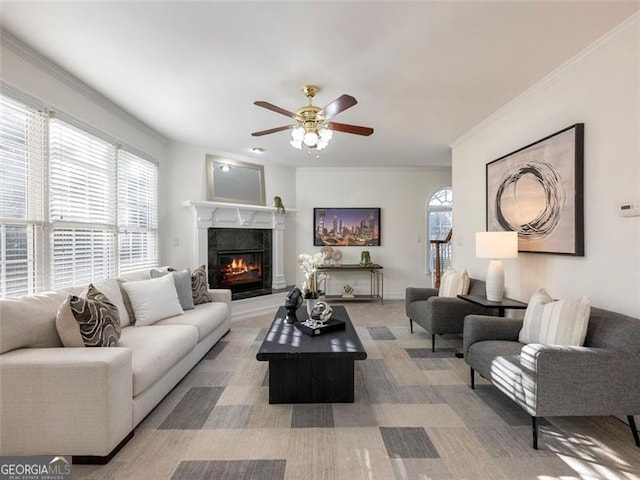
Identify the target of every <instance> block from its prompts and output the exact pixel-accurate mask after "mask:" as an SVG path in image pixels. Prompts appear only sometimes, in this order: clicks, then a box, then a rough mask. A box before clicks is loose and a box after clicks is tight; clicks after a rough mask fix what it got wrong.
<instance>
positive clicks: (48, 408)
mask: <svg viewBox="0 0 640 480" xmlns="http://www.w3.org/2000/svg"><path fill="white" fill-rule="evenodd" d="M145 278H149V272H148V271H147V272H138V273H136V274H131V275H127V276H126V278H124V280H140V279H145ZM79 290H81V289H67V290H63V291H59V292H49V293H43V294H38V295H31V296H25V297H19V298H5V299H0V455H2V456H5V455H60V454H62V455H73V457H74V463H106V462H107V461H109V460H110V458H111V457H112V456H113V455H114V454H115V453H116V452H117V451H118V450H119V449H120V447H121V446H122V445H124V444H125V443H126V441H128V440H129V439H130V438H131V436H132V435H133V430H134V428H135V427H136V426H137V425H138V424H139V423H140V422H141V421H142V419H144V417H145V416H146V415H147V414H148V413H149V412H150V411H151V410H152V409H153V408H154V407H155V406H156V405H157V404H158V403H159V402H160V401H161V400H162V399H163V398H164V397H165V395H167V393H169V392H170V391H171V389H173V387H174V386H175V385H176V384H177V383H178V382H179V381H180V380H181V379H182V378H183V377H184V376H185V375H186V374H187V373H188V372H189V371H190V370H191V369H192V368H193V367H194V366H195V365H196V364H197V363H198V362H199V361H200V359H202V357H203V356H204V355H205V354H206V353H207V352H208V351H209V350H210V349H211V347H212V346H213V345H215V343H216V342H217V341H218V340H220V338H221V337H222V336H223V335H225V334H226V333H227V332H228V331H229V329H230V326H231V291H230V290H209V294H210V296H211V298H212V299H213V302H212V303H204V304H201V305H196V307H195V309H193V310H187V311H185V313H184V314H182V315H178V316H175V317H170V318H167V319H164V320H161V321H159V322H157V323H154V324H153V325H150V326H144V327H136V326H126V327H123V328H122V333H121V337H120V340H119V341H118V343H117V345H116V346H115V347H109V348H65V347H64V346H63V345H62V343H61V340H60V337H59V336H58V333H57V330H56V325H55V319H56V313H57V311H58V309H59V307H60V305H61V304H62V302H63V301H64V300H65V298H66V296H67V294H68V293H74V294H78V293H79Z"/></svg>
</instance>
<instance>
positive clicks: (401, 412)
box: [73, 301, 640, 480]
mask: <svg viewBox="0 0 640 480" xmlns="http://www.w3.org/2000/svg"><path fill="white" fill-rule="evenodd" d="M347 310H348V311H349V314H350V316H351V318H352V320H353V322H354V324H355V325H356V328H357V331H358V334H359V336H360V338H361V340H362V342H363V344H364V345H365V348H366V350H367V353H368V356H369V358H368V359H367V360H365V361H361V362H356V372H355V374H356V392H355V397H356V401H355V403H353V404H312V405H269V404H268V386H267V380H266V379H267V364H266V362H258V361H256V359H255V354H256V352H257V349H258V347H259V345H260V342H261V341H262V339H263V338H264V335H265V333H266V329H267V327H268V326H269V324H270V323H271V320H272V318H271V315H267V316H261V317H256V318H253V319H250V320H246V321H241V322H236V323H234V324H233V326H232V331H231V333H230V334H229V335H227V336H226V337H225V338H224V339H223V341H222V342H220V343H219V344H218V345H216V346H215V347H214V348H213V349H212V350H211V351H210V352H209V353H208V354H207V355H206V357H205V358H204V359H203V360H202V361H201V362H200V363H199V364H198V365H197V366H196V367H195V368H194V369H193V370H192V371H191V372H190V373H189V375H187V377H185V379H184V380H183V381H182V382H181V383H180V384H179V385H178V386H177V387H176V388H175V389H174V390H173V391H172V392H171V393H170V394H169V395H168V396H167V397H166V398H165V399H164V400H163V401H162V403H161V404H160V405H158V407H157V408H156V409H155V410H154V411H153V412H151V414H150V415H149V416H148V417H147V418H146V419H145V420H144V421H143V422H142V423H141V424H140V425H139V427H138V428H137V429H136V432H135V436H134V438H133V439H132V440H131V441H130V442H129V443H128V444H127V445H126V446H125V448H124V449H123V450H122V451H121V452H120V453H118V455H117V456H116V457H115V458H114V459H113V460H112V461H111V462H110V463H109V464H108V465H106V466H102V467H98V466H78V465H74V469H73V477H74V478H78V479H123V480H128V479H131V480H133V479H135V480H146V479H149V480H151V479H153V480H162V479H167V480H169V479H173V480H178V479H179V480H204V479H207V480H208V479H216V480H218V479H220V480H227V479H232V480H236V479H238V480H281V479H282V480H297V479H300V480H315V479H327V480H332V479H335V480H355V479H363V480H365V479H367V480H374V479H384V480H401V479H402V480H404V479H416V480H427V479H438V480H444V479H491V480H494V479H539V480H542V479H544V480H549V479H563V480H565V479H577V478H588V479H601V478H602V479H604V478H607V479H609V478H611V479H640V449H638V448H636V447H635V446H634V444H633V440H632V438H631V434H630V432H629V429H628V427H627V425H625V424H623V423H622V422H620V421H619V420H617V419H615V418H613V417H595V418H568V417H561V418H560V417H558V418H551V419H547V421H543V422H542V423H541V426H540V450H538V451H536V450H533V449H532V448H531V446H530V443H531V427H530V425H531V423H530V418H529V417H528V416H527V415H526V414H525V413H524V412H523V411H522V410H521V409H519V408H518V407H516V406H515V405H514V404H513V403H512V402H511V401H509V400H508V399H506V398H505V397H504V396H503V395H502V394H500V392H498V391H497V390H496V389H495V388H494V387H492V386H491V385H488V384H487V383H486V382H484V381H483V380H481V379H480V380H478V381H477V388H476V390H471V389H470V388H469V387H468V386H467V382H468V376H469V371H468V368H467V366H466V364H465V363H464V360H463V359H459V358H455V357H454V355H453V354H454V353H455V351H456V349H457V348H459V347H460V343H461V339H460V337H456V336H444V337H439V338H438V339H437V340H436V344H437V350H436V352H435V353H432V352H431V340H430V338H431V335H430V334H428V333H427V332H425V331H424V330H422V329H421V328H420V327H417V326H416V328H415V333H414V334H413V335H412V334H411V333H410V332H409V324H408V320H407V318H406V317H405V315H404V304H403V302H400V301H395V302H385V305H384V306H381V305H379V304H348V305H347Z"/></svg>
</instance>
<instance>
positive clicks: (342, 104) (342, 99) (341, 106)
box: [318, 94, 358, 120]
mask: <svg viewBox="0 0 640 480" xmlns="http://www.w3.org/2000/svg"><path fill="white" fill-rule="evenodd" d="M356 103H358V101H357V100H356V99H355V98H354V97H352V96H351V95H346V94H345V95H341V96H339V97H338V98H336V99H335V100H334V101H333V102H331V103H330V104H329V105H327V106H326V107H324V108H323V109H322V110H320V111H319V112H318V115H319V116H321V117H323V118H324V119H325V120H327V119H329V118H331V117H333V116H334V115H337V114H338V113H340V112H344V111H345V110H346V109H347V108H351V107H353V106H354V105H355V104H356Z"/></svg>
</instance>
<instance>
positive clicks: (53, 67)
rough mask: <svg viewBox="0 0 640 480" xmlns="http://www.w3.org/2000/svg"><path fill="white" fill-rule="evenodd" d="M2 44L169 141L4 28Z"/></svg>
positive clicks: (93, 99)
mask: <svg viewBox="0 0 640 480" xmlns="http://www.w3.org/2000/svg"><path fill="white" fill-rule="evenodd" d="M0 45H2V46H3V47H4V48H6V49H7V50H9V51H11V52H13V53H15V54H16V55H18V56H19V57H21V58H22V59H24V60H26V61H27V62H29V63H31V64H32V65H33V66H35V67H37V68H38V69H40V70H42V71H43V72H45V73H47V74H48V75H50V76H52V77H54V78H55V79H56V80H59V81H60V82H62V83H64V84H65V85H67V86H68V87H70V88H72V89H73V90H75V91H76V92H78V93H79V94H81V95H83V96H84V97H86V98H88V99H90V100H91V101H93V102H95V103H97V104H98V105H100V106H101V107H102V108H104V109H105V110H107V111H108V112H110V113H112V114H114V115H116V116H117V117H119V118H121V119H122V120H124V121H126V122H127V123H129V124H131V125H133V126H134V127H136V128H137V129H138V130H140V131H141V132H143V133H146V134H147V135H149V136H151V137H153V138H154V139H155V140H157V141H159V142H160V143H162V144H164V145H166V144H167V143H168V142H169V139H168V138H167V137H165V136H164V135H162V134H161V133H160V132H158V131H157V130H155V129H153V128H151V127H150V126H149V125H147V124H146V123H144V122H143V121H142V120H140V119H139V118H137V117H135V116H133V115H132V114H131V113H129V112H128V111H126V110H125V109H124V108H122V107H121V106H120V105H118V104H117V103H115V102H114V101H112V100H110V99H109V98H107V97H105V96H104V95H103V94H101V93H100V92H98V91H97V90H96V89H94V88H93V87H91V86H89V85H88V84H86V83H84V82H83V81H82V80H80V79H79V78H77V77H75V76H74V75H72V74H71V73H69V72H68V71H67V70H65V69H64V68H62V67H61V66H60V65H58V64H57V63H54V62H53V61H51V60H49V59H48V58H47V57H45V56H44V55H42V54H41V53H40V52H38V51H37V50H35V49H33V48H32V47H30V46H29V45H27V44H26V43H24V42H23V41H22V40H20V39H19V38H17V37H16V36H15V35H13V34H12V33H9V32H8V31H6V30H4V29H2V30H0Z"/></svg>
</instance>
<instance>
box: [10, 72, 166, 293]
mask: <svg viewBox="0 0 640 480" xmlns="http://www.w3.org/2000/svg"><path fill="white" fill-rule="evenodd" d="M0 86H1V87H2V91H1V93H0V95H1V96H2V97H3V99H4V98H5V97H6V98H7V99H8V100H9V101H10V102H15V103H18V104H21V106H22V107H24V108H27V109H32V110H34V111H38V112H40V114H41V115H43V118H44V120H43V125H44V126H43V130H44V133H43V135H42V136H43V138H44V149H43V155H42V156H43V160H42V162H43V165H42V170H43V173H42V178H43V179H42V188H41V190H42V191H41V193H38V194H36V193H34V191H30V190H29V191H28V192H27V193H26V197H27V198H35V197H39V198H36V200H38V202H39V207H38V208H39V211H40V212H41V214H40V218H39V219H38V220H37V221H32V220H30V219H28V218H25V219H21V218H15V219H14V218H0V233H2V232H4V231H5V230H6V228H7V227H11V226H13V225H25V226H27V227H28V228H32V229H33V233H31V234H30V235H31V237H32V238H33V241H32V242H30V243H33V246H32V250H33V252H32V253H33V255H32V257H33V258H32V260H29V261H30V262H31V263H32V265H33V268H32V270H33V271H32V272H29V274H28V275H27V279H28V280H29V282H30V284H32V285H33V287H32V288H29V290H28V291H26V292H24V293H26V294H33V293H39V292H42V291H47V290H51V289H54V288H64V287H67V286H71V285H80V284H82V283H85V284H86V283H88V282H87V278H86V277H75V276H72V277H70V278H71V280H69V281H68V282H63V283H58V284H56V282H55V281H54V275H55V272H54V268H53V262H54V255H55V248H54V236H55V235H56V234H57V233H58V234H59V233H60V232H64V231H65V230H67V231H68V230H69V229H71V230H73V229H75V230H76V231H78V230H79V231H86V230H92V229H93V230H101V231H102V232H103V233H104V235H106V236H108V237H109V239H110V240H109V241H110V242H111V244H112V246H111V247H109V248H108V249H107V250H108V252H107V255H108V257H109V260H108V261H106V264H108V265H107V268H106V269H103V270H104V273H101V274H100V275H91V278H90V279H89V281H98V280H101V279H103V278H109V277H115V276H116V275H119V274H122V273H125V272H128V271H133V270H135V269H133V270H132V269H131V268H129V269H127V268H124V269H123V268H122V266H121V260H120V255H119V249H118V245H119V240H120V235H121V233H122V232H131V231H135V232H142V233H143V234H144V235H147V237H148V238H150V239H151V240H150V241H148V242H147V245H146V246H145V245H142V247H141V251H143V254H144V255H146V257H145V262H143V263H142V265H143V268H147V267H149V268H153V267H157V266H158V264H159V235H158V232H159V228H158V218H159V177H160V172H159V164H158V162H157V161H155V160H154V159H152V158H151V157H149V156H148V155H146V154H145V153H143V152H141V151H139V150H138V149H136V148H134V147H131V146H129V145H127V144H124V143H122V142H119V141H118V140H116V139H114V138H113V137H111V136H109V135H107V134H105V133H103V132H101V131H99V130H97V129H95V128H93V127H92V126H90V125H88V124H85V123H83V122H81V121H79V120H77V119H75V118H74V117H72V116H70V115H67V114H66V113H64V112H60V111H56V112H53V111H52V110H50V109H49V108H48V106H47V105H45V104H43V103H42V102H40V101H39V100H37V99H35V98H33V97H30V96H29V95H26V94H24V93H22V92H20V91H18V90H16V89H14V88H13V87H10V86H8V85H7V84H6V83H5V82H2V81H0ZM54 120H55V121H60V122H64V123H66V124H69V125H70V126H71V127H73V128H76V129H79V130H81V131H82V133H83V134H86V135H89V136H92V137H95V138H96V139H99V140H100V141H102V142H105V143H107V144H109V145H110V147H112V151H113V160H112V162H111V165H112V171H110V172H108V174H109V175H110V176H111V177H112V178H113V201H112V202H111V205H110V206H109V207H108V208H109V209H111V210H110V213H109V215H108V217H109V218H110V219H112V220H110V221H107V222H95V223H94V222H92V221H86V220H87V219H86V218H85V219H80V221H78V219H73V218H72V219H70V220H71V221H67V220H66V219H64V218H55V219H54V218H51V217H50V209H51V205H52V203H51V202H50V201H49V200H50V192H51V188H50V185H49V182H50V180H51V178H52V177H51V171H50V167H51V162H52V152H51V148H50V147H51V138H50V134H51V130H52V122H53V121H54ZM120 152H126V155H127V156H129V158H135V160H136V161H141V162H145V163H144V165H147V164H148V165H152V168H151V169H150V171H151V172H152V173H153V174H152V175H151V176H150V179H149V180H148V181H149V182H151V183H150V186H149V187H148V188H147V190H151V191H152V192H151V195H149V198H150V199H151V200H148V199H146V200H145V201H146V202H147V203H146V204H145V203H144V201H143V202H142V204H143V207H142V209H143V210H144V209H145V208H147V214H148V215H149V216H150V218H152V219H153V221H152V225H150V226H148V227H144V228H137V227H135V226H131V225H120V224H119V218H120V216H119V211H118V210H119V202H118V188H119V185H118V181H119V180H118V175H119V171H118V168H119V165H120V162H121V160H120V158H119V157H120V156H122V155H121V153H120ZM8 185H10V184H8ZM27 188H28V187H27ZM25 203H27V200H25ZM145 205H146V207H145ZM29 208H30V207H29ZM1 242H4V237H3V238H0V257H2V258H0V261H2V260H3V259H4V257H3V256H4V255H5V251H6V249H5V248H4V244H3V243H1ZM149 245H151V247H150V246H149ZM147 249H151V250H153V251H151V252H148V251H147ZM72 263H73V264H75V262H72ZM4 268H5V262H2V263H0V269H2V270H1V271H0V280H1V281H2V285H0V298H2V297H5V296H7V297H9V296H15V295H12V294H10V293H9V294H5V290H6V286H7V285H6V284H7V281H6V279H5V276H4V271H5V270H4ZM24 293H19V295H22V294H24Z"/></svg>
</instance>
